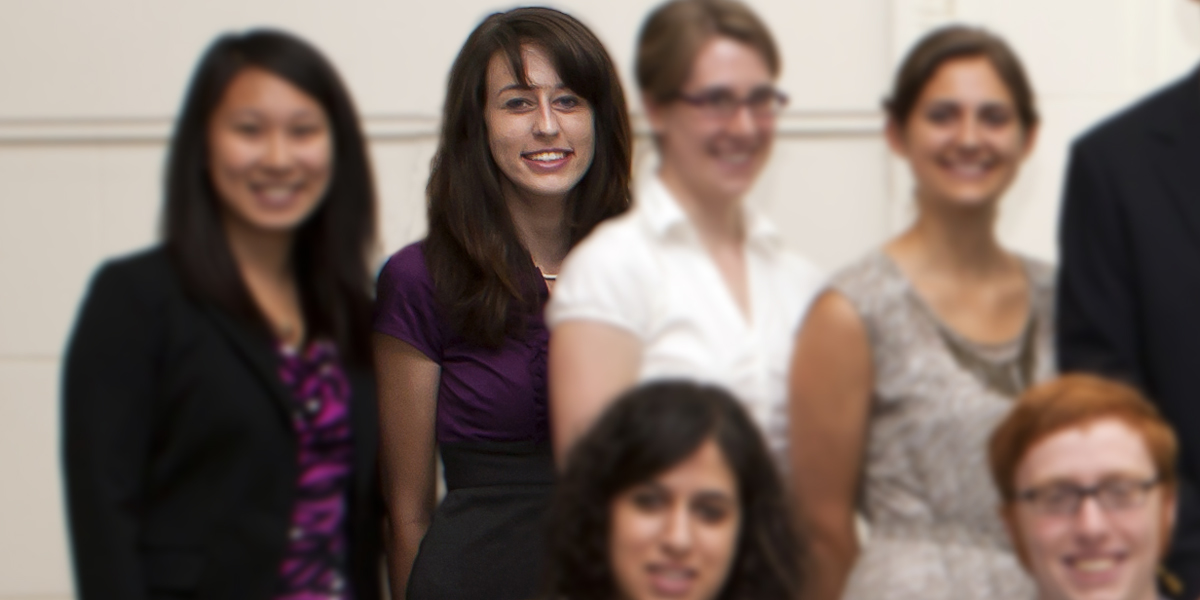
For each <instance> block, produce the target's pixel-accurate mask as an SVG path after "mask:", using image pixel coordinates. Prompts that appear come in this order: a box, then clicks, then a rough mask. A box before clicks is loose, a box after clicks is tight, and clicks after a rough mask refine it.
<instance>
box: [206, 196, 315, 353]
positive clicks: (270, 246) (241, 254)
mask: <svg viewBox="0 0 1200 600" xmlns="http://www.w3.org/2000/svg"><path fill="white" fill-rule="evenodd" d="M225 235H226V237H227V238H228V239H229V248H230V250H231V252H232V254H233V260H234V262H235V263H236V264H237V267H238V272H239V273H240V274H241V276H242V281H243V282H244V283H245V285H246V289H247V290H248V291H249V292H250V297H251V299H252V300H253V301H254V303H255V305H256V306H258V309H259V311H260V312H261V313H262V315H263V317H265V318H266V320H267V325H269V326H270V328H271V330H272V331H273V332H274V334H275V337H276V338H277V339H278V340H279V341H280V342H282V343H283V344H284V345H286V346H290V347H298V346H300V345H301V344H302V343H304V340H305V338H306V337H307V335H308V332H307V328H306V324H305V322H304V314H303V310H302V309H301V303H300V293H299V290H298V288H297V286H296V277H295V272H294V265H293V263H292V243H293V239H294V237H295V236H294V234H293V232H291V231H283V232H272V231H263V230H261V229H256V228H253V227H250V226H248V225H246V224H245V223H242V222H241V221H238V220H237V219H235V218H230V217H226V219H225Z"/></svg>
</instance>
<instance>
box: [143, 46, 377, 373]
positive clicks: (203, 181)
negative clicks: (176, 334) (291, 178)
mask: <svg viewBox="0 0 1200 600" xmlns="http://www.w3.org/2000/svg"><path fill="white" fill-rule="evenodd" d="M249 67H255V68H259V69H263V70H266V71H268V72H270V73H272V74H274V75H277V76H279V77H282V78H283V79H285V80H287V81H288V82H289V83H291V84H292V85H294V86H296V87H297V88H299V89H300V90H302V91H303V92H304V93H306V94H308V95H309V96H312V97H313V98H314V99H315V100H316V101H317V102H318V103H319V104H320V105H321V108H322V109H323V110H324V111H325V115H326V117H327V118H328V119H329V123H330V127H331V128H332V131H333V155H334V160H335V161H336V166H335V168H334V170H333V177H332V179H331V180H330V182H329V189H328V190H327V191H326V192H325V197H324V198H323V199H322V201H321V204H320V206H319V207H318V208H317V209H316V210H315V211H314V212H313V214H312V215H311V216H310V217H309V218H308V219H307V220H305V222H304V223H303V224H301V225H300V227H299V229H298V230H297V232H296V235H295V240H294V242H293V247H292V253H293V255H292V259H293V264H294V265H295V275H296V279H297V282H298V287H299V292H300V302H301V305H302V310H303V312H304V321H305V324H306V327H307V329H308V332H309V334H310V335H311V336H313V337H327V338H330V339H332V340H333V341H334V342H336V343H337V345H338V349H339V351H340V352H341V354H342V356H343V358H344V359H345V360H347V361H348V362H350V363H352V364H356V365H365V364H368V363H369V362H370V337H369V336H370V327H371V297H370V289H371V287H370V285H371V277H370V274H369V271H368V268H367V258H368V254H369V253H370V252H371V251H372V250H373V249H374V245H375V185H374V180H373V177H372V174H371V167H370V163H369V161H368V159H367V152H366V144H365V140H364V137H363V134H362V130H361V129H360V127H359V121H358V113H357V111H356V110H355V108H354V103H353V101H352V100H351V98H350V94H349V92H347V91H346V87H345V85H343V83H342V80H341V78H340V77H339V76H338V74H337V71H335V70H334V68H333V65H331V64H330V63H329V61H328V60H326V59H325V57H324V56H322V55H321V53H320V52H319V51H317V49H316V48H314V47H312V46H311V45H309V44H308V43H306V42H305V41H303V40H301V39H299V38H297V37H295V36H293V35H290V34H288V33H284V32H281V31H271V30H256V31H250V32H247V33H244V34H228V35H223V36H221V37H219V38H217V40H216V41H214V42H213V44H212V45H211V46H209V48H208V50H207V51H206V52H205V53H204V56H203V57H202V58H201V59H200V63H199V64H198V65H197V66H196V70H195V72H194V73H193V74H192V80H191V83H190V84H189V86H188V90H187V93H186V95H185V96H184V101H183V109H182V111H181V112H180V114H179V118H178V120H177V121H176V123H175V132H174V135H173V136H172V139H171V144H170V150H169V156H168V158H167V169H166V207H165V211H164V219H163V242H164V245H165V246H166V249H167V252H168V253H169V256H170V257H171V260H172V262H173V263H174V264H175V266H176V268H177V269H178V270H179V271H180V275H181V277H182V280H183V284H184V286H185V288H186V289H187V291H188V292H189V293H190V294H191V295H192V296H193V297H195V298H197V299H198V300H200V301H203V302H207V303H211V304H214V305H216V306H217V307H219V308H220V309H222V310H224V311H226V312H228V313H230V314H232V315H234V316H235V317H237V318H239V319H242V320H243V321H245V322H247V323H250V324H251V325H252V326H254V327H257V328H260V329H261V330H262V331H263V332H267V331H269V329H268V327H267V324H266V319H265V317H264V316H263V314H262V312H261V311H260V310H259V308H258V306H257V304H256V303H255V302H254V299H253V298H252V297H251V296H250V292H249V290H248V289H247V287H246V285H245V282H244V281H242V278H241V275H240V274H239V272H238V268H237V264H236V262H235V261H234V258H233V253H232V251H231V250H230V248H229V241H228V239H227V238H226V236H225V229H224V227H223V226H222V224H221V216H220V206H219V204H220V200H219V198H218V196H217V193H216V191H215V189H214V187H213V182H212V177H211V176H210V174H209V164H208V156H209V141H208V128H209V122H210V120H211V119H212V115H213V112H214V111H215V110H216V107H217V105H218V104H220V102H221V98H222V97H223V96H224V94H225V90H226V88H228V87H229V84H230V82H231V81H233V78H234V77H235V76H236V75H237V74H238V73H240V72H241V71H242V70H243V69H246V68H249Z"/></svg>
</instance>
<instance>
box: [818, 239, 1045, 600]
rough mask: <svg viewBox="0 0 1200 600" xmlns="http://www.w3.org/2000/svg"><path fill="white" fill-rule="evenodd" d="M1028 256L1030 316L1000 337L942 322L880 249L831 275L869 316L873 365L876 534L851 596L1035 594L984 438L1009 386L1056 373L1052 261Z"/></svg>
mask: <svg viewBox="0 0 1200 600" xmlns="http://www.w3.org/2000/svg"><path fill="white" fill-rule="evenodd" d="M1021 260H1022V263H1023V266H1024V268H1025V273H1026V275H1027V278H1028V280H1029V282H1030V284H1031V285H1030V286H1029V293H1030V307H1031V309H1032V310H1031V311H1030V318H1029V321H1028V323H1027V324H1026V326H1025V329H1024V331H1023V333H1022V334H1021V335H1020V336H1018V337H1017V338H1016V339H1014V340H1011V341H1009V342H1006V343H1003V344H998V345H989V344H980V343H977V342H973V341H971V340H968V339H965V338H963V337H962V336H960V335H958V334H956V333H955V332H954V331H953V330H951V329H950V328H949V327H947V326H946V325H945V324H943V323H942V322H940V321H939V320H938V318H937V317H936V316H935V314H934V312H933V311H932V310H931V309H930V308H929V306H928V305H926V304H925V302H924V301H923V300H922V299H921V298H920V296H919V295H918V294H917V293H916V291H915V290H914V289H913V287H912V286H911V284H910V283H909V281H908V280H907V279H906V278H905V277H904V274H903V273H902V272H901V271H900V269H899V268H898V267H897V266H896V264H895V263H894V262H893V261H892V260H891V258H889V257H888V256H887V255H886V254H885V253H884V252H883V251H882V250H881V249H880V250H875V251H873V252H872V253H870V254H869V255H867V256H866V257H864V258H863V259H861V260H860V261H859V262H857V263H855V264H854V265H852V266H850V267H849V268H847V269H846V270H844V271H842V272H841V273H839V274H838V275H837V276H836V277H835V278H834V281H833V283H832V285H833V288H834V289H836V290H838V291H839V292H841V293H842V294H843V295H845V297H846V298H847V299H849V301H850V302H851V304H853V305H854V307H855V308H856V309H857V311H858V313H859V315H860V317H861V318H862V319H863V322H864V324H865V325H866V329H867V334H868V336H869V338H870V342H871V348H872V359H873V361H874V372H875V389H874V392H873V394H872V399H871V402H872V405H871V410H870V417H869V419H870V422H869V424H868V430H867V447H866V455H865V463H864V469H863V480H862V484H861V488H860V489H861V494H862V495H861V497H860V498H859V509H860V510H861V512H862V514H863V516H864V517H865V519H866V520H867V522H868V524H869V525H870V536H869V538H870V539H869V541H868V542H867V543H866V544H865V545H864V547H863V550H862V552H861V553H860V555H859V559H858V562H857V563H856V564H855V566H854V569H853V570H852V572H851V575H850V579H849V581H848V582H847V586H846V590H845V593H844V598H846V599H848V600H859V599H862V600H866V599H871V600H876V599H878V598H882V597H886V598H889V599H891V600H908V599H911V600H950V599H954V600H1014V599H1026V598H1032V597H1033V595H1034V592H1033V587H1032V583H1031V582H1030V580H1029V579H1028V577H1027V576H1026V574H1025V573H1024V571H1023V570H1022V569H1021V566H1020V564H1019V563H1018V561H1017V559H1016V557H1015V555H1014V554H1013V552H1012V548H1011V545H1010V543H1009V541H1008V537H1007V534H1006V533H1005V531H1004V527H1003V525H1002V523H1001V522H1000V519H999V517H998V516H997V513H996V507H997V505H998V503H999V496H998V494H997V493H996V491H995V489H994V488H993V485H992V482H991V476H990V474H989V471H988V467H987V441H988V438H989V437H990V435H991V433H992V430H993V429H994V428H995V426H996V425H997V424H998V423H999V421H1000V420H1001V419H1002V418H1003V417H1004V416H1005V414H1006V413H1007V412H1008V410H1009V409H1010V407H1011V406H1012V401H1013V398H1014V397H1015V396H1017V395H1018V394H1020V393H1021V392H1022V391H1023V390H1024V389H1025V388H1026V387H1028V386H1029V385H1030V384H1032V383H1035V382H1038V381H1042V380H1044V379H1047V378H1049V377H1051V376H1053V374H1054V360H1053V339H1052V332H1053V329H1054V328H1053V319H1054V314H1053V310H1054V286H1053V281H1054V273H1053V270H1052V268H1051V267H1049V266H1048V265H1045V264H1043V263H1040V262H1037V261H1034V260H1031V259H1027V258H1022V259H1021Z"/></svg>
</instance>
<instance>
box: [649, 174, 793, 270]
mask: <svg viewBox="0 0 1200 600" xmlns="http://www.w3.org/2000/svg"><path fill="white" fill-rule="evenodd" d="M637 207H638V208H637V210H638V211H640V212H641V213H642V214H643V215H645V218H646V221H647V223H649V225H650V229H651V231H653V232H654V234H655V235H657V236H658V237H660V238H666V237H667V236H668V235H670V234H671V233H672V232H675V231H680V232H682V231H693V232H694V231H695V230H694V228H693V227H692V223H691V221H689V220H688V217H687V213H684V212H683V207H681V206H679V201H677V200H676V199H675V196H674V195H673V194H672V193H671V190H669V189H667V186H666V184H664V183H663V181H662V179H661V178H659V176H658V174H657V173H654V174H652V175H650V176H649V177H647V178H646V179H645V181H644V183H643V184H642V185H641V186H639V188H638V195H637ZM742 217H743V219H744V222H745V223H746V225H747V229H746V242H747V245H749V246H762V247H763V248H765V249H766V250H768V251H771V250H778V249H779V248H780V247H781V246H782V245H783V238H782V236H781V235H780V234H779V230H778V229H776V227H775V225H774V224H772V223H771V221H770V220H768V219H767V218H766V217H765V216H763V215H762V214H760V213H759V212H758V211H756V210H754V209H753V208H751V207H749V206H746V204H745V202H743V203H742Z"/></svg>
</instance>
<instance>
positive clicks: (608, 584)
mask: <svg viewBox="0 0 1200 600" xmlns="http://www.w3.org/2000/svg"><path fill="white" fill-rule="evenodd" d="M708 440H713V441H715V442H716V444H717V446H718V447H719V448H720V450H721V454H722V455H723V457H724V458H725V460H726V461H727V462H728V463H729V466H730V468H731V469H732V471H733V473H734V474H735V476H736V477H737V489H738V497H739V498H740V501H741V508H742V510H741V513H742V526H741V531H740V533H739V535H738V548H737V554H736V555H735V558H734V564H733V565H732V567H731V568H730V571H729V578H728V580H726V582H725V583H724V585H723V588H722V590H721V593H720V594H719V595H718V596H717V599H718V600H750V599H753V600H774V599H779V600H784V599H790V598H795V597H796V595H797V592H798V590H799V589H800V585H801V578H802V573H801V572H800V570H801V559H802V557H803V554H804V551H803V547H802V545H801V542H800V537H799V536H797V535H796V533H795V530H794V529H793V525H792V522H791V519H790V518H789V509H788V505H787V502H786V496H785V493H784V488H783V484H782V483H781V482H780V477H779V473H778V472H777V470H776V466H775V464H774V463H773V462H772V460H771V457H770V454H769V453H768V451H767V448H766V445H765V443H764V442H763V438H762V435H761V434H760V433H759V430H758V427H757V426H755V424H754V423H753V422H752V421H751V420H750V418H749V417H748V416H747V415H746V412H745V410H743V409H742V407H741V405H740V404H739V403H738V402H737V401H736V400H734V398H733V397H732V396H731V395H730V394H729V393H728V392H726V391H724V390H722V389H720V388H716V387H712V386H707V385H700V384H696V383H691V382H685V381H660V382H656V383H649V384H645V385H642V386H640V387H637V388H634V389H633V390H630V391H629V392H626V393H625V394H624V395H622V396H621V397H620V398H619V399H618V400H617V401H616V402H615V403H614V404H613V405H612V406H611V407H609V409H608V410H607V411H606V412H605V413H604V415H603V416H602V417H601V418H600V420H599V421H598V422H597V423H596V425H595V426H594V427H593V428H592V429H591V430H590V431H589V432H588V433H587V435H585V436H584V437H583V438H582V439H580V440H579V442H578V443H577V444H576V445H575V447H574V448H573V449H572V450H571V452H570V454H569V456H568V458H567V464H566V471H565V472H564V473H563V475H562V478H561V479H560V481H559V484H558V486H557V489H556V491H555V497H554V505H553V508H552V509H551V516H550V532H549V537H550V555H549V556H548V562H547V565H548V569H547V580H546V590H545V591H546V595H545V597H547V598H569V599H570V600H593V599H594V600H611V599H612V598H614V597H616V596H617V582H616V581H615V578H614V576H613V571H612V565H611V561H610V560H609V533H610V531H609V530H610V527H611V523H610V517H611V514H610V513H611V507H612V503H613V500H614V499H615V498H616V497H617V496H618V495H619V494H621V493H622V492H624V491H625V490H628V489H629V488H632V487H634V486H636V485H638V484H641V483H645V482H647V481H650V480H651V479H653V478H654V477H655V476H656V475H658V474H660V473H662V472H664V471H667V470H669V469H670V468H672V467H673V466H675V465H677V464H679V463H681V462H683V461H684V460H686V459H687V458H688V457H689V456H691V455H692V454H693V453H694V452H695V451H696V450H697V449H699V448H700V446H701V445H703V444H704V442H706V441H708Z"/></svg>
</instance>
